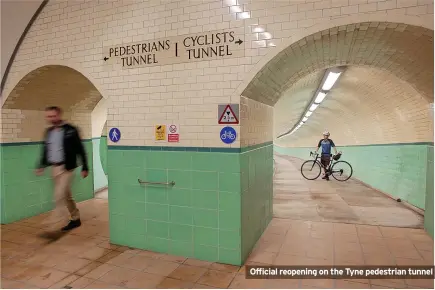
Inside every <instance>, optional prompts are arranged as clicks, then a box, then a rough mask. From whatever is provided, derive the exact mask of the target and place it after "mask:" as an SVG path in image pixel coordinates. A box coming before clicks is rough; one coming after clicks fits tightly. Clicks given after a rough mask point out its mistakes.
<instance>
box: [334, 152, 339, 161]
mask: <svg viewBox="0 0 435 290" xmlns="http://www.w3.org/2000/svg"><path fill="white" fill-rule="evenodd" d="M340 157H341V152H339V153H337V154H336V155H334V157H333V158H334V160H335V161H337V160H338V159H340Z"/></svg>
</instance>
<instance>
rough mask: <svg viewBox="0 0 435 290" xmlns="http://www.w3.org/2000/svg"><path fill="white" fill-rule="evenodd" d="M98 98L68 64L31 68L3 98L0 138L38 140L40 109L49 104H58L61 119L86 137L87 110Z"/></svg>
mask: <svg viewBox="0 0 435 290" xmlns="http://www.w3.org/2000/svg"><path fill="white" fill-rule="evenodd" d="M102 98H103V95H102V94H101V93H100V91H99V90H98V89H97V88H96V87H95V85H94V84H93V83H92V82H91V81H90V80H89V79H88V78H87V77H86V76H84V75H83V74H82V73H81V72H79V71H77V70H75V69H73V68H71V67H69V66H65V65H57V64H56V65H44V66H41V67H38V68H36V69H34V70H31V71H30V72H28V73H27V74H26V75H25V76H24V77H22V78H21V79H20V80H19V81H18V82H17V84H16V85H15V86H14V87H13V89H12V90H10V93H9V94H8V95H7V98H6V99H4V100H3V104H2V113H3V114H2V123H3V128H2V141H3V142H31V141H39V140H40V139H41V137H42V136H41V132H40V131H41V128H43V126H44V125H45V124H44V119H43V111H44V109H45V107H47V106H51V105H56V106H59V107H61V108H62V109H63V110H64V115H65V116H64V117H65V119H67V120H69V121H71V122H72V123H74V124H75V125H78V126H79V127H80V129H81V131H82V137H84V138H90V137H91V134H92V128H91V122H92V118H91V113H92V111H93V109H94V108H95V106H96V105H97V104H98V102H99V101H100V100H101V99H102ZM9 120H13V124H11V122H9Z"/></svg>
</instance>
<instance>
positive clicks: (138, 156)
mask: <svg viewBox="0 0 435 290" xmlns="http://www.w3.org/2000/svg"><path fill="white" fill-rule="evenodd" d="M121 162H122V164H124V165H125V166H134V167H139V168H143V167H144V166H145V154H144V151H139V150H126V151H124V152H123V156H122V161H121Z"/></svg>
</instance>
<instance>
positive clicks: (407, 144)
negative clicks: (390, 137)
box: [274, 142, 434, 149]
mask: <svg viewBox="0 0 435 290" xmlns="http://www.w3.org/2000/svg"><path fill="white" fill-rule="evenodd" d="M410 145H425V146H434V142H410V143H388V144H362V145H342V146H340V145H337V148H339V147H368V146H410ZM274 146H276V147H279V148H289V149H295V148H312V147H281V146H278V145H274Z"/></svg>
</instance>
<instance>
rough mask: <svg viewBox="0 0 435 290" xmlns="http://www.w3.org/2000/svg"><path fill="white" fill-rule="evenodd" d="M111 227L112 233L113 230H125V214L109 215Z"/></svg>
mask: <svg viewBox="0 0 435 290" xmlns="http://www.w3.org/2000/svg"><path fill="white" fill-rule="evenodd" d="M109 227H110V232H111V233H112V231H113V232H114V233H115V232H119V231H124V229H125V217H124V216H123V215H115V214H111V215H110V217H109Z"/></svg>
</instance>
